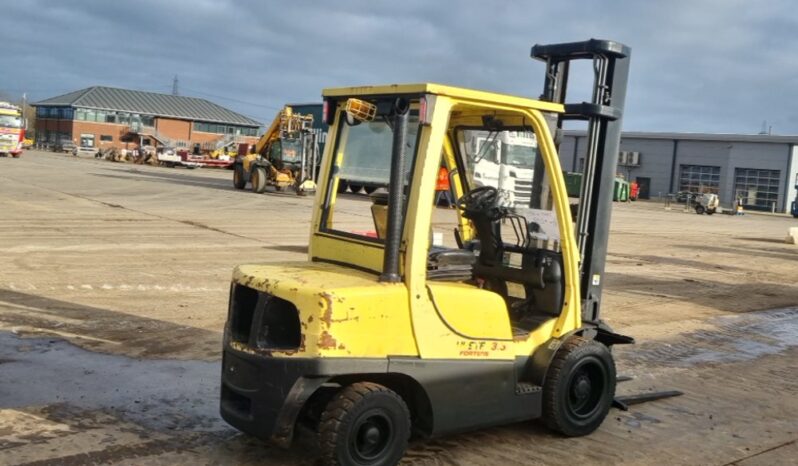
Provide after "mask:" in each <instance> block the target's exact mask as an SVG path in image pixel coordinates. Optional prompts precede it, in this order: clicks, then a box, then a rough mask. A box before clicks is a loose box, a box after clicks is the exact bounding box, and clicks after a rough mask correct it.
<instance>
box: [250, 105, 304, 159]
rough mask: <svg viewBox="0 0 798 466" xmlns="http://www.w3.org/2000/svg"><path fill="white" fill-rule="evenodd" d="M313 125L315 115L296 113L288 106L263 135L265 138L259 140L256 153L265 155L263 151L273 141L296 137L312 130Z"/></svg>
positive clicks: (278, 113) (278, 114)
mask: <svg viewBox="0 0 798 466" xmlns="http://www.w3.org/2000/svg"><path fill="white" fill-rule="evenodd" d="M312 125H313V115H302V114H300V113H294V111H293V109H292V108H291V106H289V105H286V106H285V107H283V109H282V110H280V111H279V112H277V115H276V116H275V117H274V120H272V123H271V124H270V125H269V128H268V129H267V130H266V132H265V133H263V136H261V137H260V139H258V142H257V143H255V153H256V154H263V151H265V150H266V148H267V147H269V143H271V142H272V141H274V140H277V139H280V138H284V137H290V136H291V135H296V134H298V133H299V132H300V131H302V130H303V129H309V128H311V127H312Z"/></svg>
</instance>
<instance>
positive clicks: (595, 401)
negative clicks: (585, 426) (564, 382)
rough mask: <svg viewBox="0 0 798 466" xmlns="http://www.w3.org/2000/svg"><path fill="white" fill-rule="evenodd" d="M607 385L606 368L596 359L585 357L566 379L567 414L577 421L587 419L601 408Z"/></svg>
mask: <svg viewBox="0 0 798 466" xmlns="http://www.w3.org/2000/svg"><path fill="white" fill-rule="evenodd" d="M606 387H607V369H606V368H605V367H604V365H603V364H601V362H600V361H599V360H598V359H595V358H586V359H584V360H583V361H581V362H580V363H579V364H578V365H577V366H576V367H575V368H574V370H573V372H572V373H571V377H570V380H569V381H568V392H567V406H568V414H569V416H571V417H572V418H573V419H575V420H578V421H583V420H589V419H590V418H592V417H593V416H595V414H596V413H598V412H599V411H600V410H601V407H602V402H603V400H604V396H605V391H606Z"/></svg>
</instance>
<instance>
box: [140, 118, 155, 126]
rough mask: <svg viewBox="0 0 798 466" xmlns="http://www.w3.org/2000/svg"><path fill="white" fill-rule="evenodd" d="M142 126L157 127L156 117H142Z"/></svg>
mask: <svg viewBox="0 0 798 466" xmlns="http://www.w3.org/2000/svg"><path fill="white" fill-rule="evenodd" d="M141 124H142V125H143V126H147V127H150V128H152V127H153V126H155V117H154V116H152V115H142V116H141Z"/></svg>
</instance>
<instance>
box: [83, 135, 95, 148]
mask: <svg viewBox="0 0 798 466" xmlns="http://www.w3.org/2000/svg"><path fill="white" fill-rule="evenodd" d="M80 145H81V146H82V147H94V135H93V134H81V135H80Z"/></svg>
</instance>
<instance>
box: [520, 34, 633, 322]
mask: <svg viewBox="0 0 798 466" xmlns="http://www.w3.org/2000/svg"><path fill="white" fill-rule="evenodd" d="M630 52H631V50H630V49H629V47H627V46H625V45H623V44H621V43H619V42H614V41H609V40H597V39H590V40H587V41H583V42H570V43H562V44H551V45H535V46H533V47H532V54H531V55H532V58H535V59H538V60H542V61H545V62H546V79H545V82H544V89H543V95H541V100H544V101H549V102H555V103H559V104H563V105H564V106H565V113H563V114H561V115H560V117H559V118H558V120H557V131H556V133H558V134H560V133H561V130H562V126H563V122H564V121H566V120H582V121H587V123H588V129H587V153H586V154H585V164H584V169H583V170H584V171H583V174H582V191H581V193H582V195H581V198H580V202H579V209H578V213H577V216H576V241H577V244H578V245H579V255H580V266H579V272H580V291H581V296H582V320H583V321H585V322H591V323H595V324H597V323H598V322H599V315H600V308H601V295H602V293H601V292H602V287H603V285H604V266H605V263H606V259H607V244H608V240H609V229H610V212H611V210H612V194H613V187H614V180H615V170H616V168H617V165H618V149H619V145H620V139H621V117H622V115H623V108H624V101H625V100H626V83H627V79H628V76H629V56H630ZM573 60H591V61H592V62H593V73H594V80H593V97H592V100H591V101H590V102H581V103H575V104H567V103H565V99H566V94H567V90H568V68H569V65H570V63H571V61H573ZM556 139H557V140H556V142H557V144H559V137H557V138H556ZM536 171H537V170H536Z"/></svg>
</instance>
